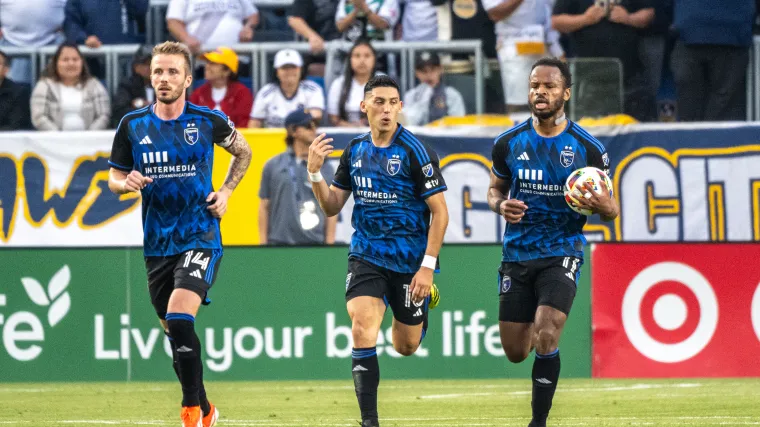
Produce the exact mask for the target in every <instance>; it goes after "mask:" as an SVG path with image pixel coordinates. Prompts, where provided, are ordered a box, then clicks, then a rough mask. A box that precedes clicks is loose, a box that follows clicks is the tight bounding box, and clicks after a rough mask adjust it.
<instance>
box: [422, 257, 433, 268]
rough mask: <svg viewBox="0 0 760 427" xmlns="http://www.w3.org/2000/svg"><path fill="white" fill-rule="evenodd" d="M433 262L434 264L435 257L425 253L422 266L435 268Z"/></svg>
mask: <svg viewBox="0 0 760 427" xmlns="http://www.w3.org/2000/svg"><path fill="white" fill-rule="evenodd" d="M435 264H436V258H435V257H434V256H431V255H425V258H423V259H422V266H423V267H427V268H429V269H431V270H435Z"/></svg>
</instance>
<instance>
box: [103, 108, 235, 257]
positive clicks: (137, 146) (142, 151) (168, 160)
mask: <svg viewBox="0 0 760 427" xmlns="http://www.w3.org/2000/svg"><path fill="white" fill-rule="evenodd" d="M234 134H235V132H234V125H233V124H232V122H231V121H230V120H229V119H228V118H227V116H226V115H224V113H222V112H220V111H216V110H209V109H208V108H206V107H199V106H197V105H193V104H191V103H189V102H188V103H186V104H185V110H184V111H183V112H182V115H181V116H179V118H177V119H176V120H167V121H165V120H161V119H160V118H158V116H156V114H155V113H154V112H153V106H152V105H151V106H148V107H145V108H142V109H140V110H136V111H134V112H131V113H129V114H127V115H126V116H124V118H123V119H122V120H121V123H119V127H118V129H117V130H116V136H115V138H114V141H113V148H112V150H111V158H110V161H109V163H110V164H111V166H112V167H114V168H116V169H119V170H122V171H124V172H127V173H129V172H130V171H132V170H137V171H139V172H140V173H141V174H143V176H146V177H149V178H152V179H153V182H152V183H150V184H148V185H147V186H146V187H145V188H144V189H143V190H142V220H143V241H144V243H143V250H144V253H145V256H169V255H176V254H179V253H182V252H185V251H187V250H190V249H199V248H208V249H221V248H222V236H221V232H220V229H219V220H218V219H217V218H214V217H213V216H212V215H211V213H210V212H209V211H208V209H206V208H207V207H208V206H209V203H208V202H206V197H208V195H209V193H211V192H213V191H214V189H213V186H212V183H211V172H212V167H213V164H214V145H215V144H216V145H220V146H222V147H228V146H229V145H230V144H232V141H233V139H234V138H233V136H234Z"/></svg>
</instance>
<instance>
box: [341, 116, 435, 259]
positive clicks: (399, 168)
mask: <svg viewBox="0 0 760 427" xmlns="http://www.w3.org/2000/svg"><path fill="white" fill-rule="evenodd" d="M333 185H335V186H336V187H338V188H341V189H343V190H348V191H352V192H353V196H354V202H355V204H354V212H353V215H352V218H351V224H352V225H353V227H354V234H353V236H352V237H351V247H350V249H349V254H350V256H356V257H358V258H361V259H363V260H365V261H367V262H370V263H372V264H375V265H377V266H380V267H384V268H387V269H388V270H391V271H395V272H398V273H416V272H417V270H419V268H420V264H421V263H422V258H423V257H424V256H425V249H426V248H427V240H428V229H429V226H430V209H428V206H427V203H425V199H427V198H428V197H430V196H432V195H433V194H436V193H440V192H441V191H444V190H446V182H444V180H443V176H441V171H440V168H439V166H438V156H437V155H436V153H435V152H434V151H433V150H432V149H430V147H428V146H427V145H425V144H423V143H422V142H421V141H420V140H418V139H417V138H416V137H415V136H414V135H412V133H411V132H409V131H408V130H406V129H404V128H403V127H401V125H399V127H398V130H397V131H396V134H395V135H394V136H393V139H392V140H391V145H390V146H388V147H383V148H380V147H376V146H375V145H374V144H373V143H372V136H371V135H370V134H369V133H366V134H364V135H360V136H358V137H356V138H354V139H353V140H351V142H350V143H349V144H348V146H347V147H346V149H345V150H344V151H343V155H342V156H341V157H340V164H339V165H338V170H337V171H336V173H335V179H334V180H333Z"/></svg>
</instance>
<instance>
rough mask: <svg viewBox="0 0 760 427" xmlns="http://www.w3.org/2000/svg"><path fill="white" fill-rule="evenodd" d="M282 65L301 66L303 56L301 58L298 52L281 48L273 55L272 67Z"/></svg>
mask: <svg viewBox="0 0 760 427" xmlns="http://www.w3.org/2000/svg"><path fill="white" fill-rule="evenodd" d="M284 65H295V66H296V67H303V58H301V54H300V53H298V52H296V51H295V50H293V49H283V50H281V51H279V52H277V54H276V55H275V56H274V68H280V67H282V66H284Z"/></svg>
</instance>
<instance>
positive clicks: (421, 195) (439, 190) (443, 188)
mask: <svg viewBox="0 0 760 427" xmlns="http://www.w3.org/2000/svg"><path fill="white" fill-rule="evenodd" d="M444 190H448V187H446V186H445V185H444V186H443V187H438V188H434V189H432V190H429V191H426V192H424V193H422V194H420V197H422V198H427V197H429V196H432V195H433V194H435V193H440V192H441V191H444Z"/></svg>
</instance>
